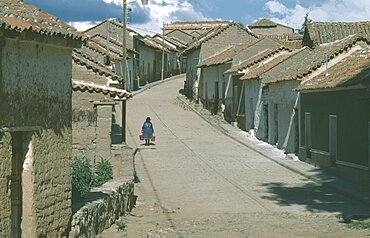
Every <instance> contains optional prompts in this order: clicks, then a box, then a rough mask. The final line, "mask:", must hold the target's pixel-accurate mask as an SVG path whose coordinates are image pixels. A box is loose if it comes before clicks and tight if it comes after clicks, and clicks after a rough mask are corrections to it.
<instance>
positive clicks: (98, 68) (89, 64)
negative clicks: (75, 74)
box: [72, 49, 123, 82]
mask: <svg viewBox="0 0 370 238" xmlns="http://www.w3.org/2000/svg"><path fill="white" fill-rule="evenodd" d="M72 59H73V61H74V62H75V63H77V64H79V65H82V66H85V67H86V68H88V69H91V70H93V71H94V72H96V73H98V74H100V75H105V76H106V77H111V78H112V79H113V80H118V81H120V82H122V80H123V79H122V77H121V76H119V75H118V74H116V73H115V72H114V71H113V70H111V69H110V68H108V67H106V66H105V65H103V64H101V63H99V62H97V61H95V60H94V59H93V58H92V57H91V56H90V55H87V54H84V53H83V51H82V50H81V49H74V50H73V52H72Z"/></svg>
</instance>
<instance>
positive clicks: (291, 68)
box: [262, 35, 370, 84]
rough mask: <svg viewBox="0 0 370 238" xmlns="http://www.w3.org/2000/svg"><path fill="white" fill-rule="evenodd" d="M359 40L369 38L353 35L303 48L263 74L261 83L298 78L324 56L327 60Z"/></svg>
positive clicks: (315, 66)
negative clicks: (314, 46)
mask: <svg viewBox="0 0 370 238" xmlns="http://www.w3.org/2000/svg"><path fill="white" fill-rule="evenodd" d="M359 41H365V42H367V44H369V43H370V38H369V37H364V36H361V35H354V36H349V37H347V38H345V39H343V40H340V41H336V42H334V43H333V44H326V45H321V46H320V47H317V48H315V49H310V48H303V49H302V50H300V51H299V52H298V53H297V54H295V55H293V56H292V57H290V58H288V59H287V60H286V61H284V62H282V63H280V64H279V65H277V66H276V67H274V68H272V69H271V70H269V71H268V72H266V73H265V74H263V75H262V78H263V83H265V84H270V83H277V82H280V81H288V80H300V79H302V78H303V77H305V76H307V75H309V74H311V73H312V72H313V71H315V70H317V69H318V68H319V67H321V66H322V65H323V64H325V59H326V57H327V58H328V59H329V60H330V59H333V58H334V57H336V56H337V55H339V54H341V53H343V52H345V51H346V50H347V49H349V48H352V47H353V46H354V45H355V44H356V43H357V42H359Z"/></svg>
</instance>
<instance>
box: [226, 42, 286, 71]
mask: <svg viewBox="0 0 370 238" xmlns="http://www.w3.org/2000/svg"><path fill="white" fill-rule="evenodd" d="M283 50H286V51H291V50H290V49H288V48H286V47H285V46H281V47H279V48H276V49H274V50H271V49H266V50H264V51H262V52H260V53H258V54H256V55H255V56H253V57H252V58H249V59H247V60H245V61H243V62H241V63H240V64H238V65H235V66H233V67H231V68H230V69H229V70H227V71H226V72H225V74H232V73H237V72H238V71H241V70H243V69H246V68H248V67H251V66H253V65H255V64H258V63H259V62H261V61H264V60H265V59H267V58H269V57H271V56H272V55H274V54H277V53H279V52H280V51H283Z"/></svg>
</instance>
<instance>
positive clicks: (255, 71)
mask: <svg viewBox="0 0 370 238" xmlns="http://www.w3.org/2000/svg"><path fill="white" fill-rule="evenodd" d="M291 56H292V53H290V54H285V55H279V56H277V57H276V58H274V59H272V60H271V61H269V62H267V63H266V64H263V63H262V64H259V65H258V66H256V67H254V68H252V69H250V70H249V71H248V72H247V73H245V74H244V75H243V76H242V77H240V78H239V79H240V80H249V79H256V78H259V77H260V76H261V75H262V74H263V73H265V72H267V71H269V70H270V69H272V68H274V67H275V66H276V65H279V64H280V63H282V62H284V61H285V60H286V59H288V58H289V57H291Z"/></svg>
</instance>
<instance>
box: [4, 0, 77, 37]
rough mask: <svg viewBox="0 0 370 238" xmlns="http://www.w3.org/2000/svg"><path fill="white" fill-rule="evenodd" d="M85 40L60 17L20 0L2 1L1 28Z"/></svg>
mask: <svg viewBox="0 0 370 238" xmlns="http://www.w3.org/2000/svg"><path fill="white" fill-rule="evenodd" d="M1 28H4V29H6V30H11V31H16V32H24V31H30V32H36V33H38V34H40V35H45V36H56V37H63V38H65V39H73V40H79V41H81V40H84V35H83V34H82V33H80V32H77V30H76V29H74V28H73V27H71V26H69V25H67V24H65V23H64V22H62V21H61V20H59V19H58V18H56V17H54V16H52V15H50V14H48V13H46V12H43V11H42V10H40V9H38V8H36V7H35V6H33V5H31V4H29V3H26V2H24V1H20V0H1V1H0V29H1Z"/></svg>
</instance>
